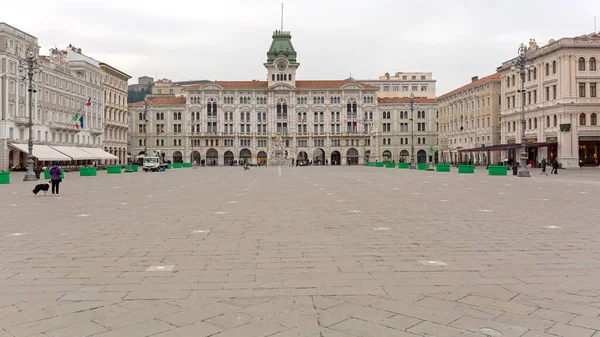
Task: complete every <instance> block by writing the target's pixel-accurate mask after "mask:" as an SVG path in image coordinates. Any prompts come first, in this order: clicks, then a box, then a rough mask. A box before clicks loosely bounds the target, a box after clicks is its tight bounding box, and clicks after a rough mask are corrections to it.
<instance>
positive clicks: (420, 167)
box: [417, 164, 429, 171]
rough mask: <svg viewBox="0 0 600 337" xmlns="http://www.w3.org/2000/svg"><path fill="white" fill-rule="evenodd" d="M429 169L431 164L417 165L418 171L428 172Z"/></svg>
mask: <svg viewBox="0 0 600 337" xmlns="http://www.w3.org/2000/svg"><path fill="white" fill-rule="evenodd" d="M428 168H429V164H417V170H419V171H426V170H427V169H428Z"/></svg>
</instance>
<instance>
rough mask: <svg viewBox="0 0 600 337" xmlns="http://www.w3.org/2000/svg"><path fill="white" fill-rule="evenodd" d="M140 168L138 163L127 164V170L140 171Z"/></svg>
mask: <svg viewBox="0 0 600 337" xmlns="http://www.w3.org/2000/svg"><path fill="white" fill-rule="evenodd" d="M138 170H139V168H138V166H137V165H127V166H125V172H138Z"/></svg>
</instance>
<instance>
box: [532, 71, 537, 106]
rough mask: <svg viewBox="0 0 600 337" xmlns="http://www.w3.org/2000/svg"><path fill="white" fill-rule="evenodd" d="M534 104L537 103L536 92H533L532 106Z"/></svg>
mask: <svg viewBox="0 0 600 337" xmlns="http://www.w3.org/2000/svg"><path fill="white" fill-rule="evenodd" d="M534 74H535V73H534ZM535 103H537V90H534V91H533V104H535Z"/></svg>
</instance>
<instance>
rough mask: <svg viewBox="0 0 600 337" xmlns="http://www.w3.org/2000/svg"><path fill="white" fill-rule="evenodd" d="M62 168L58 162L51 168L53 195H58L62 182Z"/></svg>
mask: <svg viewBox="0 0 600 337" xmlns="http://www.w3.org/2000/svg"><path fill="white" fill-rule="evenodd" d="M61 175H62V170H61V169H60V167H59V166H58V164H57V163H54V164H52V167H51V168H50V182H51V184H52V195H56V196H57V197H58V190H59V186H60V183H61V182H62V178H61V177H60V176H61Z"/></svg>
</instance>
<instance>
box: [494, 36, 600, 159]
mask: <svg viewBox="0 0 600 337" xmlns="http://www.w3.org/2000/svg"><path fill="white" fill-rule="evenodd" d="M526 56H527V59H528V60H530V61H531V62H532V63H533V65H534V66H535V70H530V71H528V72H527V73H526V76H525V84H524V86H525V94H526V96H525V101H522V99H521V92H520V90H521V89H522V83H521V78H520V76H519V74H516V73H515V72H514V71H512V70H511V66H512V65H513V63H512V62H513V60H509V61H506V62H504V63H503V64H502V66H500V67H499V68H498V72H499V73H500V74H501V80H502V83H501V87H502V89H501V95H502V110H501V113H502V124H501V134H502V142H503V143H508V144H520V143H521V130H522V128H521V107H522V105H523V104H524V105H525V121H526V123H525V137H526V141H527V143H528V149H527V155H528V160H530V161H531V160H533V161H535V162H538V163H539V162H541V160H542V159H546V160H554V159H556V160H558V162H559V164H560V165H562V167H565V168H572V167H577V166H578V165H579V163H580V162H581V164H584V165H590V166H597V165H598V155H599V154H600V153H599V150H600V125H598V115H599V114H600V98H599V97H598V85H599V84H600V69H599V66H600V64H599V63H598V61H599V60H600V34H596V33H594V34H589V35H584V36H579V37H572V38H562V39H560V40H558V41H554V40H550V42H549V43H548V44H547V45H545V46H543V47H539V46H538V45H537V43H536V42H535V40H531V41H530V43H529V47H528V49H527V54H526ZM519 151H520V149H517V150H509V151H507V153H506V155H507V157H508V160H509V161H510V160H516V161H518V158H519V156H520V152H519Z"/></svg>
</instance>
